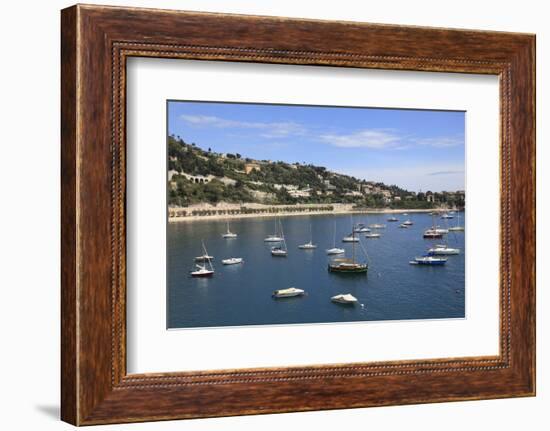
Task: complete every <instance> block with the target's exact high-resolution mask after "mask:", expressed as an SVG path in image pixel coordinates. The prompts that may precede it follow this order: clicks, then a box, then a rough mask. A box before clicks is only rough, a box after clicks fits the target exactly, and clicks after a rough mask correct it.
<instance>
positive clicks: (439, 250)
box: [428, 244, 460, 256]
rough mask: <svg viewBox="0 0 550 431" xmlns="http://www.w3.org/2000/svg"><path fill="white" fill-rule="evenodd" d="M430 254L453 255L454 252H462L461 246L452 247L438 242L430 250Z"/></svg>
mask: <svg viewBox="0 0 550 431" xmlns="http://www.w3.org/2000/svg"><path fill="white" fill-rule="evenodd" d="M428 253H429V254H432V255H443V256H446V255H452V254H460V249H459V248H452V247H449V246H448V245H445V244H438V245H436V246H434V247H432V248H430V249H429V250H428Z"/></svg>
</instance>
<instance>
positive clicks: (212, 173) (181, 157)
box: [168, 136, 464, 209]
mask: <svg viewBox="0 0 550 431" xmlns="http://www.w3.org/2000/svg"><path fill="white" fill-rule="evenodd" d="M168 157H169V161H168V170H169V171H170V174H169V176H170V181H169V197H168V203H169V205H172V206H187V205H191V204H197V203H211V204H216V203H218V202H222V201H223V202H230V203H253V202H255V203H263V204H270V205H280V204H283V205H292V204H332V203H352V204H355V205H356V206H357V207H361V208H363V207H364V208H368V207H371V208H382V207H388V208H409V209H416V208H418V209H421V208H433V207H435V206H439V205H440V204H446V205H449V206H455V205H456V206H458V207H462V206H464V195H463V194H453V193H446V192H443V193H435V194H432V193H431V192H426V193H415V192H409V191H407V190H404V189H402V188H400V187H397V186H395V185H391V186H387V185H385V184H383V183H379V182H372V181H366V180H361V179H358V178H355V177H352V176H348V175H342V174H337V173H335V172H331V171H328V170H327V169H326V168H325V167H322V166H314V165H306V164H299V163H295V164H290V163H286V162H281V161H268V160H261V161H260V160H252V159H248V158H243V156H241V155H240V154H220V153H216V152H213V151H211V149H210V148H208V149H207V150H204V149H201V148H199V147H198V146H196V145H195V144H188V143H186V142H184V141H183V139H181V138H180V137H179V136H170V137H169V138H168ZM427 195H433V197H434V201H435V202H432V201H428V200H427Z"/></svg>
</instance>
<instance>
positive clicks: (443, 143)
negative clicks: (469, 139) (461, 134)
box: [413, 136, 464, 148]
mask: <svg viewBox="0 0 550 431" xmlns="http://www.w3.org/2000/svg"><path fill="white" fill-rule="evenodd" d="M413 142H415V143H416V144H418V145H428V146H430V147H433V148H450V147H456V146H458V145H463V144H464V138H457V137H447V136H442V137H439V138H421V139H414V140H413Z"/></svg>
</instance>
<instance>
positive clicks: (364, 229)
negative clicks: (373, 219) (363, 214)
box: [353, 226, 370, 233]
mask: <svg viewBox="0 0 550 431" xmlns="http://www.w3.org/2000/svg"><path fill="white" fill-rule="evenodd" d="M353 231H354V232H355V233H365V232H370V229H369V228H368V227H366V226H363V227H357V228H355V229H354V230H353Z"/></svg>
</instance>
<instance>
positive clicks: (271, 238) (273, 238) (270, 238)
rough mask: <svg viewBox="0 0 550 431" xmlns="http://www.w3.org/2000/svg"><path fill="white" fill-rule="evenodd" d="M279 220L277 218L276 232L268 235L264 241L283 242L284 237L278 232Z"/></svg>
mask: <svg viewBox="0 0 550 431" xmlns="http://www.w3.org/2000/svg"><path fill="white" fill-rule="evenodd" d="M277 220H278V219H275V231H274V232H275V233H273V235H268V236H267V237H266V238H265V239H264V242H281V241H282V240H283V238H282V237H281V236H279V234H278V233H277Z"/></svg>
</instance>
